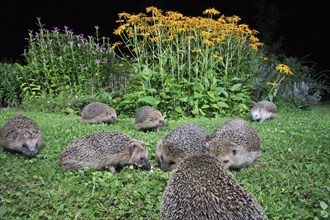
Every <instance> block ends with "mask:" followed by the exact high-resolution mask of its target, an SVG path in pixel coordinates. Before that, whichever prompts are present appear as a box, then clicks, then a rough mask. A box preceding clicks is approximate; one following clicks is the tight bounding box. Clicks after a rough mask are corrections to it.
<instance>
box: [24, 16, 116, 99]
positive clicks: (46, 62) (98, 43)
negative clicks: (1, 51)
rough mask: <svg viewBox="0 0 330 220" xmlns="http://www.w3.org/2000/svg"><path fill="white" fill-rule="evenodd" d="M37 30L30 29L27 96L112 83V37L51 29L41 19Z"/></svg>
mask: <svg viewBox="0 0 330 220" xmlns="http://www.w3.org/2000/svg"><path fill="white" fill-rule="evenodd" d="M37 24H38V26H39V30H38V32H33V31H30V33H29V38H28V39H27V40H28V43H29V46H28V49H27V50H26V51H24V58H25V60H26V62H27V65H26V66H24V76H23V77H22V78H21V80H22V81H23V83H22V85H21V88H22V90H23V94H24V95H25V96H40V94H41V93H42V92H44V93H46V94H55V95H56V94H58V93H59V92H63V91H64V92H66V93H70V94H71V95H75V94H91V95H94V93H95V92H96V91H97V90H98V89H99V88H102V87H106V86H109V81H110V79H109V76H110V73H111V71H112V68H113V65H114V55H113V53H112V52H110V50H109V49H110V48H111V44H110V40H109V38H106V37H100V36H99V33H98V29H99V27H98V26H95V30H96V33H95V36H88V37H85V36H84V35H83V34H75V33H74V32H73V31H72V30H70V29H69V28H68V27H67V26H64V30H60V29H58V28H57V27H54V29H53V30H48V29H46V28H45V25H43V24H42V23H41V19H40V18H38V23H37Z"/></svg>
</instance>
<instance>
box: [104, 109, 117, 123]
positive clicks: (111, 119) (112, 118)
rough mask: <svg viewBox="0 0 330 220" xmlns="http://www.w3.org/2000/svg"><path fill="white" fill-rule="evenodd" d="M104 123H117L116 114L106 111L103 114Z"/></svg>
mask: <svg viewBox="0 0 330 220" xmlns="http://www.w3.org/2000/svg"><path fill="white" fill-rule="evenodd" d="M104 122H106V123H112V124H115V123H117V114H116V112H114V111H112V110H108V111H106V112H105V114H104Z"/></svg>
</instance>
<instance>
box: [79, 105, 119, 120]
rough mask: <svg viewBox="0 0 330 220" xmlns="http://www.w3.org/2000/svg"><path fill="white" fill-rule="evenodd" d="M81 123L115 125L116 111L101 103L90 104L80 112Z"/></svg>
mask: <svg viewBox="0 0 330 220" xmlns="http://www.w3.org/2000/svg"><path fill="white" fill-rule="evenodd" d="M80 120H81V122H82V123H90V124H92V123H112V124H114V123H116V122H117V113H116V110H115V109H113V108H111V107H109V106H108V105H107V104H104V103H101V102H92V103H90V104H88V105H86V106H85V107H84V108H83V110H82V111H81V118H80Z"/></svg>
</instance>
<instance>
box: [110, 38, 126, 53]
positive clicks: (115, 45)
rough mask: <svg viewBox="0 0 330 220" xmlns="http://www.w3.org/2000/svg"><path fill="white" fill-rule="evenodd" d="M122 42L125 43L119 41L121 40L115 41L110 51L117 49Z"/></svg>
mask: <svg viewBox="0 0 330 220" xmlns="http://www.w3.org/2000/svg"><path fill="white" fill-rule="evenodd" d="M121 44H123V43H121V42H119V41H117V42H115V43H114V44H113V45H112V46H111V48H110V49H109V51H110V52H113V51H114V50H115V48H116V47H117V46H119V45H121Z"/></svg>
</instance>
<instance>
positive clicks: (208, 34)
mask: <svg viewBox="0 0 330 220" xmlns="http://www.w3.org/2000/svg"><path fill="white" fill-rule="evenodd" d="M201 36H203V37H210V36H211V33H210V32H208V31H202V33H201Z"/></svg>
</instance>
